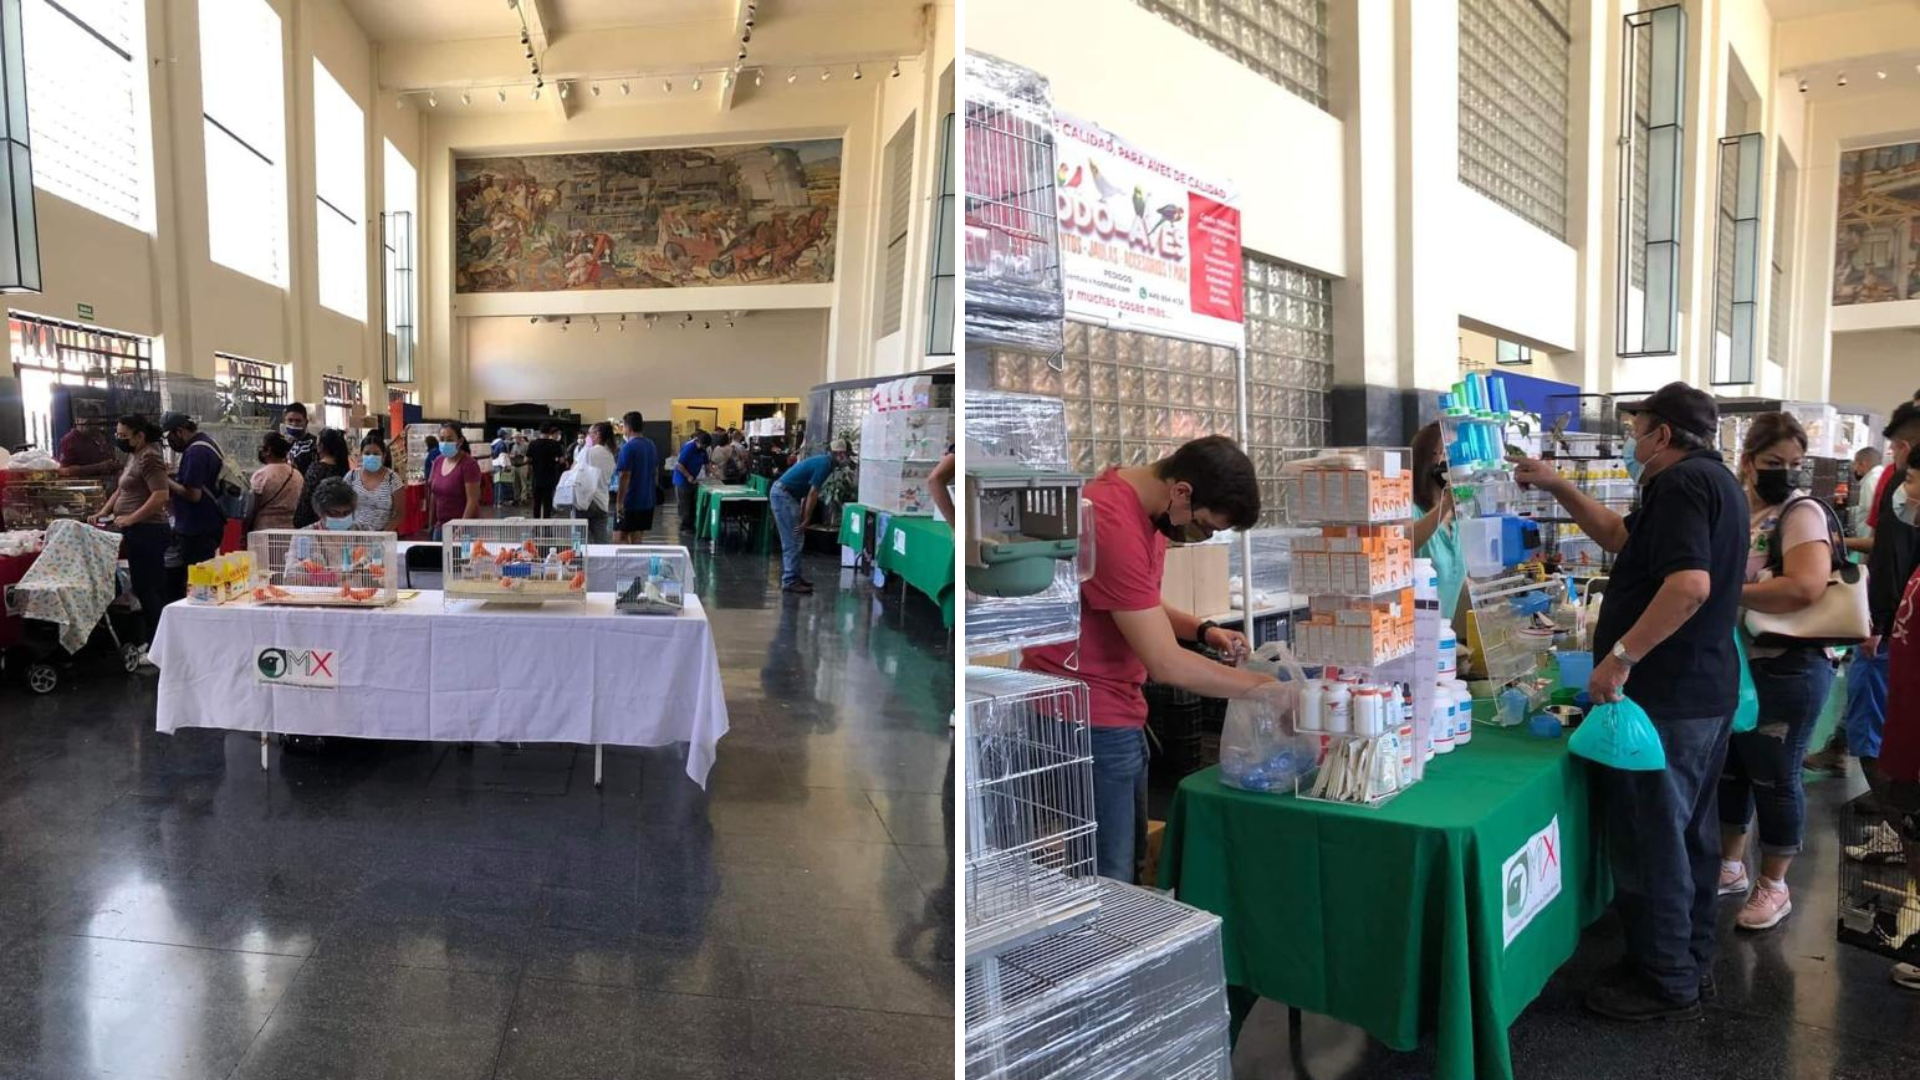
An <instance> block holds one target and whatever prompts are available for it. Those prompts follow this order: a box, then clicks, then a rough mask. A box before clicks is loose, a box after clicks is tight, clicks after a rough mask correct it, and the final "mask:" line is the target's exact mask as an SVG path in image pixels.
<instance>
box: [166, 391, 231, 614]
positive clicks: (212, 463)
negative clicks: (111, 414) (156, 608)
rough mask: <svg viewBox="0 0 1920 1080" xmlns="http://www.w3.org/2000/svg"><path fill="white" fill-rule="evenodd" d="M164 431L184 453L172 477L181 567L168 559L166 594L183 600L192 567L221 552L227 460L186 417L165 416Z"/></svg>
mask: <svg viewBox="0 0 1920 1080" xmlns="http://www.w3.org/2000/svg"><path fill="white" fill-rule="evenodd" d="M160 433H161V434H162V435H164V436H166V440H167V446H169V447H170V448H172V450H173V452H174V453H175V454H177V455H179V463H178V464H177V465H175V466H174V470H173V475H172V476H170V477H168V478H167V490H168V491H169V492H171V493H172V499H171V511H172V517H173V543H174V547H175V549H176V550H177V551H178V552H179V565H178V566H174V565H172V560H171V559H169V560H168V563H169V565H168V568H167V595H168V599H169V600H179V599H181V598H182V597H184V596H186V595H187V567H189V566H192V565H193V564H194V563H200V562H206V561H207V560H208V559H211V558H213V557H214V556H215V555H218V554H219V553H220V539H221V536H222V535H223V534H224V533H225V532H226V528H227V516H226V514H224V513H222V512H221V510H220V503H219V501H218V499H217V498H216V497H215V495H214V486H215V484H216V483H218V481H219V479H220V468H221V464H222V461H221V457H220V447H219V445H218V444H216V443H215V442H214V441H213V439H212V437H210V436H209V435H207V433H206V432H203V431H201V430H200V426H199V425H198V424H195V423H194V422H193V419H192V418H191V417H189V416H188V415H187V414H186V413H181V412H170V413H165V414H163V415H162V416H161V417H160Z"/></svg>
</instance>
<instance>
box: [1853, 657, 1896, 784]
mask: <svg viewBox="0 0 1920 1080" xmlns="http://www.w3.org/2000/svg"><path fill="white" fill-rule="evenodd" d="M1886 723H1887V643H1886V641H1885V640H1884V639H1883V640H1882V641H1881V642H1880V655H1879V656H1875V657H1872V658H1868V657H1867V656H1865V655H1864V648H1862V649H1855V650H1854V653H1853V661H1852V662H1851V663H1849V664H1848V665H1847V752H1848V753H1851V754H1852V755H1853V756H1854V757H1863V758H1877V757H1879V756H1880V731H1881V729H1882V728H1884V727H1885V726H1886Z"/></svg>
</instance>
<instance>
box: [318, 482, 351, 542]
mask: <svg viewBox="0 0 1920 1080" xmlns="http://www.w3.org/2000/svg"><path fill="white" fill-rule="evenodd" d="M359 501H360V500H359V497H358V496H357V495H355V494H354V492H353V484H351V483H349V482H348V481H347V480H345V479H343V478H341V477H338V476H335V477H329V478H328V479H326V480H322V481H320V486H319V487H317V488H315V489H314V491H313V497H312V498H310V499H308V500H307V502H308V504H309V505H311V506H312V507H313V517H314V521H313V524H311V525H309V526H307V528H309V529H317V530H320V531H323V532H345V531H346V530H348V529H355V528H358V527H359V526H357V525H355V524H354V514H355V512H356V510H357V508H358V506H359Z"/></svg>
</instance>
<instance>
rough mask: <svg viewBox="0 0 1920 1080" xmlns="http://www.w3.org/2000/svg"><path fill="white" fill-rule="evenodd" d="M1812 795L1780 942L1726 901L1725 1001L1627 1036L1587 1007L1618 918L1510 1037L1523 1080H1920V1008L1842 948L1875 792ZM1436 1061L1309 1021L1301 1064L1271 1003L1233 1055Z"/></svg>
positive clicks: (1323, 1063) (1386, 1072)
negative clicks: (1842, 865) (1861, 811)
mask: <svg viewBox="0 0 1920 1080" xmlns="http://www.w3.org/2000/svg"><path fill="white" fill-rule="evenodd" d="M1864 786H1865V785H1864V782H1862V781H1861V780H1860V778H1859V774H1858V771H1857V769H1856V771H1855V773H1854V775H1853V776H1852V778H1851V779H1850V780H1840V779H1837V778H1835V779H1828V780H1820V781H1817V782H1812V783H1809V784H1808V785H1807V802H1808V806H1807V812H1808V828H1807V850H1806V851H1805V853H1804V854H1802V855H1801V857H1800V858H1799V859H1797V860H1795V861H1794V865H1793V869H1792V870H1791V871H1790V872H1789V874H1788V878H1787V884H1788V886H1789V887H1790V888H1792V889H1793V907H1794V911H1793V914H1792V916H1790V917H1789V918H1788V920H1787V922H1786V923H1784V924H1782V925H1781V926H1779V927H1776V928H1775V929H1773V930H1770V931H1766V932H1763V933H1757V934H1750V933H1745V932H1736V931H1735V930H1734V929H1733V916H1734V914H1735V912H1736V911H1738V909H1739V903H1740V902H1739V901H1738V900H1737V899H1733V898H1728V899H1725V900H1723V901H1721V908H1720V927H1721V936H1720V943H1721V944H1720V954H1719V957H1718V959H1717V960H1716V962H1715V980H1716V981H1717V983H1718V984H1719V989H1720V996H1719V999H1718V1000H1717V1001H1715V1002H1714V1003H1712V1004H1710V1005H1708V1006H1707V1010H1706V1012H1707V1015H1706V1019H1705V1020H1703V1021H1700V1022H1697V1023H1688V1024H1642V1025H1631V1024H1619V1023H1614V1022H1612V1021H1608V1020H1603V1019H1601V1018H1599V1017H1596V1016H1594V1015H1593V1014H1591V1013H1589V1012H1587V1011H1586V1010H1585V1008H1583V1007H1582V1005H1581V1003H1580V1000H1581V996H1582V995H1583V994H1584V992H1585V990H1586V988H1587V987H1588V985H1590V984H1591V982H1592V981H1593V979H1594V977H1595V976H1596V975H1597V974H1598V973H1599V971H1600V970H1601V969H1602V968H1604V967H1606V966H1607V965H1608V964H1610V963H1612V962H1613V961H1614V960H1615V959H1616V958H1617V957H1618V956H1619V954H1620V948H1621V933H1620V926H1619V923H1618V922H1617V921H1616V920H1615V919H1614V918H1613V916H1612V915H1611V914H1609V915H1607V916H1606V917H1604V918H1602V919H1601V921H1599V922H1597V923H1595V924H1594V925H1593V926H1592V927H1590V928H1589V929H1588V930H1587V933H1586V934H1585V936H1584V937H1583V938H1582V939H1581V943H1580V950H1579V952H1577V953H1576V954H1575V955H1574V957H1573V959H1572V960H1570V961H1569V962H1568V963H1567V964H1566V966H1565V967H1563V968H1561V969H1560V971H1559V972H1558V973H1557V974H1556V975H1555V976H1554V978H1553V979H1552V981H1551V982H1549V983H1548V984H1547V987H1546V989H1545V990H1544V991H1542V992H1541V994H1540V996H1539V998H1537V999H1535V1001H1534V1002H1533V1004H1532V1005H1530V1006H1528V1007H1527V1009H1526V1011H1525V1012H1523V1013H1521V1015H1520V1018H1519V1019H1518V1020H1517V1021H1515V1022H1514V1025H1513V1027H1512V1028H1511V1030H1510V1031H1509V1039H1510V1042H1509V1046H1510V1048H1511V1050H1512V1053H1513V1069H1514V1075H1515V1077H1516V1080H1563V1078H1564V1080H1612V1078H1616V1077H1619V1078H1626V1077H1633V1078H1646V1077H1655V1076H1658V1077H1687V1078H1689V1080H1692V1078H1696V1077H1698V1078H1702V1080H1705V1078H1714V1080H1880V1078H1885V1080H1912V1078H1914V1077H1915V1076H1920V994H1915V993H1911V992H1909V991H1904V990H1901V989H1899V988H1898V987H1896V986H1894V985H1893V983H1892V982H1891V981H1889V980H1888V978H1887V969H1888V967H1889V965H1890V964H1891V961H1888V960H1884V959H1882V958H1880V957H1878V956H1875V955H1873V954H1871V953H1867V952H1865V951H1863V950H1860V949H1857V948H1853V947H1851V946H1847V945H1841V944H1840V943H1839V942H1837V941H1835V940H1834V919H1835V910H1836V907H1837V904H1838V901H1839V887H1838V877H1839V858H1840V856H1839V853H1838V851H1837V848H1838V845H1839V841H1838V838H1837V836H1836V834H1835V830H1834V826H1833V822H1834V820H1835V813H1836V810H1837V808H1838V807H1839V806H1840V804H1842V803H1843V802H1845V801H1846V800H1847V798H1848V797H1850V796H1851V795H1854V794H1858V793H1859V791H1860V790H1862V789H1863V788H1864ZM1433 1060H1434V1059H1433V1053H1432V1047H1431V1046H1426V1047H1423V1048H1422V1049H1421V1050H1420V1051H1417V1052H1414V1053H1408V1054H1396V1053H1394V1052H1392V1051H1390V1050H1388V1049H1386V1048H1385V1047H1384V1046H1382V1045H1381V1044H1379V1043H1378V1042H1375V1041H1373V1040H1372V1039H1369V1038H1368V1037H1367V1035H1366V1034H1365V1033H1364V1032H1362V1031H1360V1030H1359V1029H1357V1028H1353V1027H1350V1026H1348V1025H1345V1024H1342V1023H1339V1022H1337V1021H1333V1020H1329V1019H1327V1018H1326V1017H1319V1016H1312V1015H1309V1016H1307V1017H1305V1021H1304V1024H1303V1028H1302V1038H1301V1040H1300V1044H1299V1053H1298V1058H1297V1059H1296V1055H1295V1051H1294V1048H1293V1047H1292V1045H1291V1044H1290V1042H1289V1039H1288V1034H1287V1015H1286V1009H1285V1008H1284V1007H1282V1006H1279V1005H1276V1004H1275V1003H1273V1002H1271V1001H1262V1002H1261V1003H1260V1004H1259V1005H1258V1006H1257V1007H1256V1008H1255V1010H1254V1013H1253V1015H1252V1016H1251V1017H1249V1018H1248V1020H1247V1025H1246V1027H1245V1029H1244V1030H1243V1031H1242V1033H1241V1037H1240V1042H1239V1044H1238V1045H1237V1046H1236V1047H1235V1049H1234V1058H1233V1065H1234V1068H1233V1075H1234V1077H1235V1080H1283V1078H1285V1080H1294V1078H1299V1080H1305V1078H1307V1077H1311V1078H1313V1080H1361V1078H1365V1080H1414V1078H1422V1077H1430V1076H1432V1075H1433Z"/></svg>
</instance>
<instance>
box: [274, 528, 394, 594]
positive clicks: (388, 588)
mask: <svg viewBox="0 0 1920 1080" xmlns="http://www.w3.org/2000/svg"><path fill="white" fill-rule="evenodd" d="M247 554H248V555H249V556H250V557H251V559H252V561H253V588H252V596H253V600H254V602H255V603H259V604H293V605H304V606H321V607H384V606H386V605H388V604H391V603H393V602H394V601H395V600H397V599H399V593H400V547H399V543H398V539H397V538H396V537H395V536H394V534H393V533H390V532H357V531H345V530H342V531H335V530H330V529H257V530H255V531H254V532H252V533H250V534H248V536H247Z"/></svg>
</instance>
